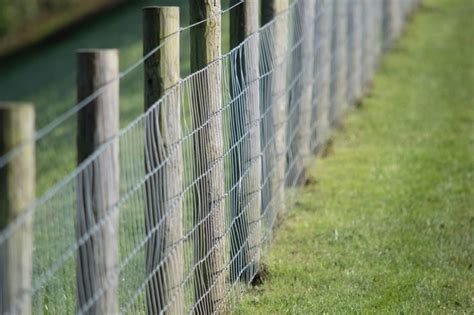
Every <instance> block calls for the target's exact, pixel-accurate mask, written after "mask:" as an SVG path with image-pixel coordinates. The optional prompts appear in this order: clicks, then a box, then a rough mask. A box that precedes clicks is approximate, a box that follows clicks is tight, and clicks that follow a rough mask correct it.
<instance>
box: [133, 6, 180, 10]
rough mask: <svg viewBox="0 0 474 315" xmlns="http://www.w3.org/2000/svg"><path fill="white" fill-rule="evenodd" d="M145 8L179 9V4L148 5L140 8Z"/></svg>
mask: <svg viewBox="0 0 474 315" xmlns="http://www.w3.org/2000/svg"><path fill="white" fill-rule="evenodd" d="M142 10H143V11H145V10H179V6H168V5H149V6H146V7H143V8H142Z"/></svg>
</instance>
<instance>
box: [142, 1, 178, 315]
mask: <svg viewBox="0 0 474 315" xmlns="http://www.w3.org/2000/svg"><path fill="white" fill-rule="evenodd" d="M178 31H179V8H178V7H146V8H144V9H143V54H144V55H147V54H148V53H149V52H150V51H152V50H153V49H154V48H155V47H158V46H161V48H160V49H159V50H158V51H157V52H155V53H153V54H152V55H151V56H150V57H149V58H148V59H147V60H146V61H145V69H144V70H145V80H144V82H145V111H150V112H149V115H148V116H147V117H146V119H145V170H146V174H153V175H152V176H150V177H149V179H148V180H147V181H146V183H145V191H146V203H145V207H146V208H145V211H146V215H145V227H146V232H147V234H148V233H152V234H151V237H150V238H149V240H148V241H147V246H146V262H147V264H146V273H147V274H150V275H152V277H151V280H150V281H149V282H148V285H147V291H146V295H147V312H148V314H158V313H159V312H161V311H165V310H166V314H183V313H184V302H185V301H184V288H182V287H181V286H182V283H181V282H182V281H183V279H184V257H183V242H179V241H180V239H181V238H182V237H183V205H182V200H181V199H182V198H180V196H179V194H180V193H181V192H182V189H183V157H182V149H181V146H180V145H179V146H176V143H178V141H179V140H180V139H181V104H180V94H179V89H178V87H177V86H176V84H177V83H178V82H179V71H180V68H179V34H176V32H178ZM170 89H172V91H171V92H170V94H169V96H168V98H167V101H165V102H163V103H161V105H160V106H154V105H155V103H156V101H158V100H159V99H160V98H161V97H163V96H164V95H165V94H166V93H167V92H168V91H169V90H170ZM157 227H158V229H157ZM160 263H161V265H160ZM157 268H158V270H156V269H157Z"/></svg>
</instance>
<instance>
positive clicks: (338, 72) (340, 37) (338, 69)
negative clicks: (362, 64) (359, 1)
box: [329, 0, 347, 125]
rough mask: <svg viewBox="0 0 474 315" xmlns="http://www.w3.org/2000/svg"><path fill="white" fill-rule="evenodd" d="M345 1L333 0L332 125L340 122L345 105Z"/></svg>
mask: <svg viewBox="0 0 474 315" xmlns="http://www.w3.org/2000/svg"><path fill="white" fill-rule="evenodd" d="M346 17H347V3H346V0H338V1H334V4H333V30H332V32H333V35H332V54H333V58H332V62H331V67H332V70H331V72H332V79H331V110H330V115H329V116H330V121H331V124H332V125H338V124H339V123H340V119H341V117H340V115H341V112H342V110H343V109H344V107H345V106H346V105H347V19H346Z"/></svg>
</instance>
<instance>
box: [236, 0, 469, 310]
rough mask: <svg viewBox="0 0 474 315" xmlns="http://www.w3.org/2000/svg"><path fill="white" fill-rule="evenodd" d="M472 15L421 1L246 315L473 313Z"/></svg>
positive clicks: (314, 171) (303, 199) (323, 166)
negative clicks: (420, 6) (418, 8)
mask: <svg viewBox="0 0 474 315" xmlns="http://www.w3.org/2000/svg"><path fill="white" fill-rule="evenodd" d="M473 14H474V5H473V3H472V1H469V0H456V1H448V0H425V1H424V6H423V7H422V9H421V10H420V11H419V12H418V13H417V15H416V17H415V20H414V21H413V22H411V23H409V25H408V27H407V29H406V33H405V34H404V35H403V37H402V39H401V41H400V42H399V43H398V44H397V45H396V47H395V48H394V50H393V51H392V52H391V53H390V54H389V55H388V56H386V57H385V58H384V59H383V62H382V64H381V67H380V69H379V74H378V75H377V77H376V79H375V82H374V83H375V84H374V88H373V90H372V91H371V93H370V95H369V96H368V97H367V98H366V99H365V100H364V102H363V105H362V108H361V109H357V110H355V109H354V110H352V111H351V112H350V113H348V115H347V116H346V118H345V127H344V128H343V129H342V130H339V131H337V132H336V134H335V136H334V145H333V147H332V149H331V150H330V152H331V154H330V155H329V156H328V157H327V158H324V159H321V158H319V159H318V160H317V161H316V162H315V163H314V165H313V166H312V168H311V172H310V173H311V178H312V179H313V180H312V181H311V183H310V184H309V185H308V186H306V187H305V188H304V189H302V191H301V193H300V194H299V197H298V206H297V208H296V209H294V210H292V212H290V215H289V217H288V218H287V220H286V222H285V223H284V224H283V227H282V229H281V230H278V231H277V233H276V239H275V241H274V243H273V247H272V248H271V250H270V252H269V253H270V254H269V257H268V258H267V260H266V262H267V264H268V268H269V272H270V276H269V278H268V279H267V280H266V282H265V283H264V284H263V285H262V286H260V287H256V288H254V289H253V290H252V291H251V293H250V294H248V295H246V296H245V298H244V300H243V304H242V305H241V306H240V307H239V308H238V309H237V313H238V314H314V313H325V312H326V313H336V314H341V313H342V314H344V313H363V314H365V313H409V314H416V313H431V312H434V313H451V312H459V313H472V312H474V272H473V270H474V269H473V268H474V267H473V263H474V188H473V187H474V186H473V182H474V180H473V179H474V132H473V130H474V129H473V126H474V103H473V100H474V90H473V86H474V59H473V57H472V56H474V49H473V48H474V45H473V43H472V37H473V36H474V23H472V16H473Z"/></svg>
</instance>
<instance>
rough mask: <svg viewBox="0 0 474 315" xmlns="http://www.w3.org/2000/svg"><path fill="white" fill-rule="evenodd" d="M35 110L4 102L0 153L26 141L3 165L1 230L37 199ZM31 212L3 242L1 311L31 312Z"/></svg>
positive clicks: (0, 109) (0, 114) (0, 174)
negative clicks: (34, 138) (29, 291)
mask: <svg viewBox="0 0 474 315" xmlns="http://www.w3.org/2000/svg"><path fill="white" fill-rule="evenodd" d="M34 129H35V111H34V107H33V106H32V105H27V104H23V103H21V104H16V103H3V102H0V156H2V155H4V154H6V153H7V152H9V151H10V150H12V149H14V148H16V147H17V146H18V145H20V144H22V143H24V145H23V146H22V147H21V149H20V151H19V152H18V154H17V155H16V156H15V157H14V158H13V159H12V160H11V161H10V162H9V163H8V164H7V165H5V166H4V167H2V168H0V232H2V231H4V229H5V228H6V227H7V226H8V224H9V223H11V222H13V221H14V220H15V219H17V218H18V217H19V216H21V215H22V214H24V213H25V212H26V210H27V208H28V206H30V205H31V204H32V203H33V202H34V200H35V144H34V142H27V141H28V140H31V139H33V136H34ZM32 224H33V218H32V217H31V215H26V216H25V217H24V220H22V221H21V223H19V225H18V226H17V227H15V228H14V230H13V231H12V233H11V234H10V235H9V236H8V238H7V239H5V240H3V241H1V243H0V313H2V314H4V313H8V314H30V313H31V297H30V295H29V294H28V290H29V289H30V288H31V276H32V241H33V235H32Z"/></svg>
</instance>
